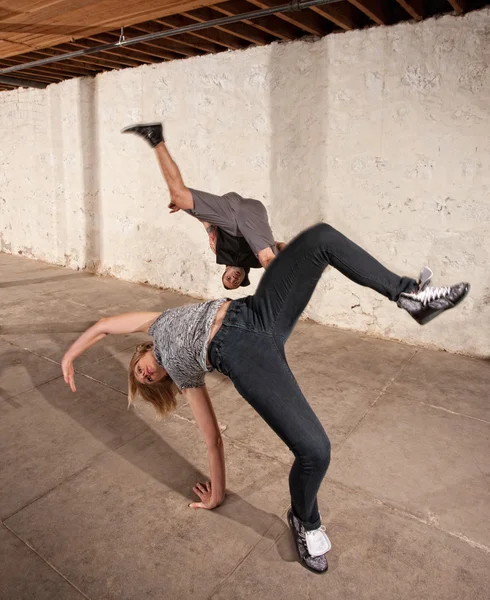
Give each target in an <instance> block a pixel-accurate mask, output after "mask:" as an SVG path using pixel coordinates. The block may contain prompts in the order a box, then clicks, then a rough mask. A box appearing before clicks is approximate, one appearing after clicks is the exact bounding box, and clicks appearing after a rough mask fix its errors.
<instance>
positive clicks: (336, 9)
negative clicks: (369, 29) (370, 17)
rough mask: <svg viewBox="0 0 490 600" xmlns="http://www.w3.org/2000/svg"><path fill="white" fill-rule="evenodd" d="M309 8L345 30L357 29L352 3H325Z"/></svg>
mask: <svg viewBox="0 0 490 600" xmlns="http://www.w3.org/2000/svg"><path fill="white" fill-rule="evenodd" d="M311 10H313V11H315V12H316V13H318V14H319V15H321V16H322V17H325V19H328V20H329V21H332V23H334V24H335V25H337V26H338V27H340V28H341V29H344V30H345V31H350V30H352V29H357V27H358V23H357V21H356V19H355V10H356V9H355V8H354V6H353V5H352V4H346V3H338V4H327V5H325V6H312V7H311Z"/></svg>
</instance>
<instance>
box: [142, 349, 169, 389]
mask: <svg viewBox="0 0 490 600" xmlns="http://www.w3.org/2000/svg"><path fill="white" fill-rule="evenodd" d="M166 375H167V371H165V369H163V368H162V367H161V366H160V365H159V364H158V363H157V361H156V359H155V355H154V354H153V352H152V350H148V352H146V353H145V354H143V356H142V357H141V358H140V359H139V361H138V362H137V363H136V364H135V366H134V376H135V377H136V379H137V380H138V381H139V382H140V383H144V384H146V385H149V384H152V383H156V382H157V381H160V380H161V379H163V378H164V377H165V376H166Z"/></svg>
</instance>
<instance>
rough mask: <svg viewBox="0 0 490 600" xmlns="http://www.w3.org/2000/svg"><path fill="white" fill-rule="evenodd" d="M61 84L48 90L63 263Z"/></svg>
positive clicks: (64, 210) (60, 259)
mask: <svg viewBox="0 0 490 600" xmlns="http://www.w3.org/2000/svg"><path fill="white" fill-rule="evenodd" d="M61 89H62V88H61V86H58V85H53V86H51V87H50V89H49V90H48V91H47V93H48V94H49V123H50V144H51V164H52V172H51V176H52V189H53V203H54V221H55V235H56V260H57V262H58V263H59V264H63V255H64V254H65V252H66V243H67V220H66V213H67V197H66V194H65V189H66V187H65V186H66V175H65V165H64V162H63V160H62V159H61V158H60V157H63V122H62V115H63V108H62V104H61V93H62V92H61Z"/></svg>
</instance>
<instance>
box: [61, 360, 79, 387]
mask: <svg viewBox="0 0 490 600" xmlns="http://www.w3.org/2000/svg"><path fill="white" fill-rule="evenodd" d="M61 369H62V371H63V377H64V378H65V383H67V384H68V385H69V386H70V388H71V391H72V392H76V391H77V388H76V387H75V369H74V368H73V361H72V360H71V359H69V358H66V357H63V360H62V361H61Z"/></svg>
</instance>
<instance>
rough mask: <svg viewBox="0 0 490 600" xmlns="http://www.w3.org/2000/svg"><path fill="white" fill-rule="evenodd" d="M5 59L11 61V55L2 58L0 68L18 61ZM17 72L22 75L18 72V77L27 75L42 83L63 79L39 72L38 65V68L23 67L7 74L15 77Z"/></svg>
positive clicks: (56, 81)
mask: <svg viewBox="0 0 490 600" xmlns="http://www.w3.org/2000/svg"><path fill="white" fill-rule="evenodd" d="M7 61H11V57H9V58H8V59H7V58H2V62H1V63H0V68H2V67H13V66H14V65H17V64H19V63H15V62H7ZM17 73H22V75H20V74H19V78H20V79H23V78H25V77H27V76H29V79H32V80H33V81H40V82H42V83H48V84H49V83H59V82H60V81H63V77H61V76H58V77H55V76H53V75H50V74H46V73H41V72H40V71H39V67H38V69H23V70H22V71H20V72H19V71H16V72H14V73H9V74H8V76H9V77H15V75H16V74H17Z"/></svg>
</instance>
